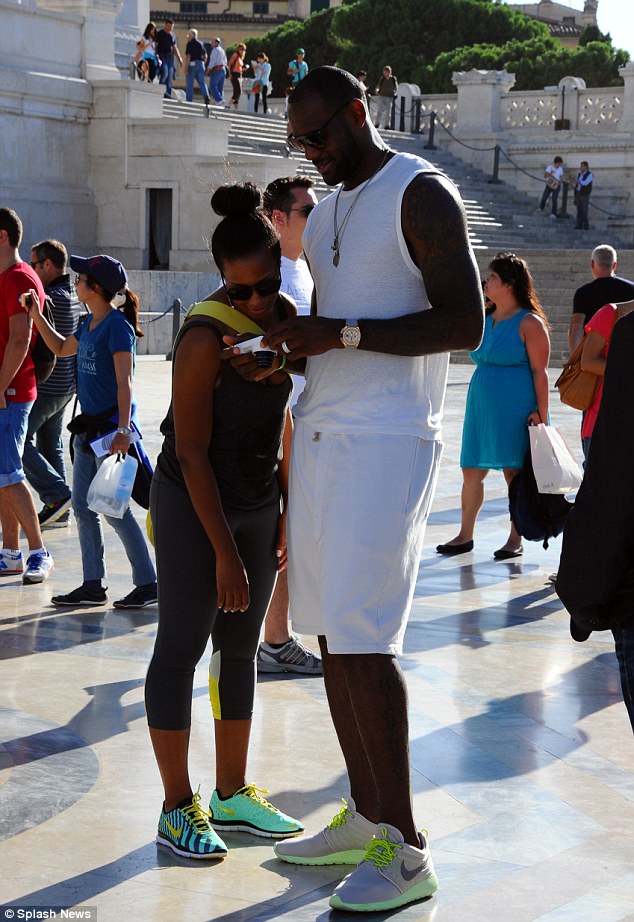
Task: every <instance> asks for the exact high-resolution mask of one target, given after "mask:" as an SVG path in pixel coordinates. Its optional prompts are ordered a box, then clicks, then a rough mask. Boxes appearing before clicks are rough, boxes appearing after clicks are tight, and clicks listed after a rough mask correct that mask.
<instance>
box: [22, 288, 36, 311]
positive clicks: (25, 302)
mask: <svg viewBox="0 0 634 922" xmlns="http://www.w3.org/2000/svg"><path fill="white" fill-rule="evenodd" d="M20 304H21V305H22V307H23V308H24V310H26V311H28V309H29V308H30V307H31V305H32V304H33V297H32V296H31V295H30V294H28V292H25V293H24V294H23V295H20Z"/></svg>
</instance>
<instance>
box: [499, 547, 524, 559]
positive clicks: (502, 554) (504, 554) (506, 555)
mask: <svg viewBox="0 0 634 922" xmlns="http://www.w3.org/2000/svg"><path fill="white" fill-rule="evenodd" d="M523 553H524V548H523V547H521V546H520V547H518V549H517V550H516V551H507V550H506V549H505V548H503V547H502V548H500V550H499V551H494V552H493V556H494V558H495V559H496V560H512V559H513V557H521V556H522V554H523Z"/></svg>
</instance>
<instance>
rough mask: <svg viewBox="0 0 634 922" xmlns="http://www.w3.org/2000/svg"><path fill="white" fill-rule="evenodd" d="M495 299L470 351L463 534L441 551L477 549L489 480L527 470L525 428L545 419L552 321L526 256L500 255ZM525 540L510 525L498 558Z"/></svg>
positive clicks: (489, 288)
mask: <svg viewBox="0 0 634 922" xmlns="http://www.w3.org/2000/svg"><path fill="white" fill-rule="evenodd" d="M484 292H485V295H486V297H487V299H488V300H489V301H490V302H492V306H491V308H490V309H489V310H488V312H487V316H486V322H485V328H484V337H483V339H482V343H481V345H480V347H479V348H478V349H477V350H476V351H475V352H472V353H471V358H472V359H473V361H474V362H475V364H476V370H475V372H474V373H473V377H472V378H471V383H470V385H469V392H468V394H467V406H466V411H465V420H464V426H463V430H462V451H461V454H460V467H461V468H462V478H463V485H462V502H461V507H462V522H461V525H460V531H459V533H458V534H457V535H456V537H455V538H452V540H451V541H449V542H448V543H447V544H439V545H438V547H437V548H436V550H437V551H438V553H439V554H446V555H456V554H464V553H467V552H468V551H472V550H473V530H474V527H475V521H476V518H477V515H478V512H479V511H480V508H481V507H482V503H483V501H484V478H485V477H486V475H487V474H488V473H489V471H490V470H498V471H500V470H501V471H503V473H504V478H505V480H506V482H507V484H508V483H510V482H511V480H512V478H513V477H514V476H515V474H516V473H517V472H518V470H519V469H520V468H521V467H522V465H523V463H524V456H525V455H526V452H527V450H528V431H527V426H531V425H537V424H538V423H540V422H544V423H546V422H547V421H548V388H549V385H548V358H549V356H550V338H549V336H548V321H547V320H546V317H545V315H544V312H543V310H542V308H541V305H540V303H539V299H538V297H537V295H536V293H535V289H534V286H533V280H532V278H531V274H530V272H529V270H528V266H527V265H526V263H525V261H524V260H523V259H520V258H519V257H518V256H515V254H514V253H498V255H497V256H496V257H495V259H494V260H493V262H492V263H491V265H490V266H489V273H488V275H487V277H486V280H485V286H484ZM521 553H522V539H521V537H520V535H519V534H518V532H517V531H516V530H515V528H514V526H513V524H511V531H510V534H509V537H508V540H507V541H506V543H505V544H504V545H503V546H502V547H501V548H499V549H498V550H497V551H495V553H494V555H493V556H494V557H495V558H496V559H497V560H508V559H509V558H512V557H519V556H520V554H521Z"/></svg>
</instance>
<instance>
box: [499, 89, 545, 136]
mask: <svg viewBox="0 0 634 922" xmlns="http://www.w3.org/2000/svg"><path fill="white" fill-rule="evenodd" d="M500 102H501V113H500V114H501V122H502V125H503V126H504V128H513V129H518V128H530V129H535V128H552V126H553V123H554V121H555V119H556V118H557V117H558V98H557V93H556V92H548V91H545V90H542V91H539V90H533V91H528V92H524V93H513V92H511V93H509V94H508V95H507V96H503V97H502V99H501V101H500Z"/></svg>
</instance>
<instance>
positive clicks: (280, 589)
mask: <svg viewBox="0 0 634 922" xmlns="http://www.w3.org/2000/svg"><path fill="white" fill-rule="evenodd" d="M287 573H288V571H287V570H282V571H281V572H280V573H278V574H277V582H276V583H275V589H274V590H273V597H272V599H271V601H270V602H269V609H268V611H267V613H266V620H265V621H264V642H265V643H287V642H288V641H289V640H290V639H291V632H290V631H289V629H288V575H287Z"/></svg>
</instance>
